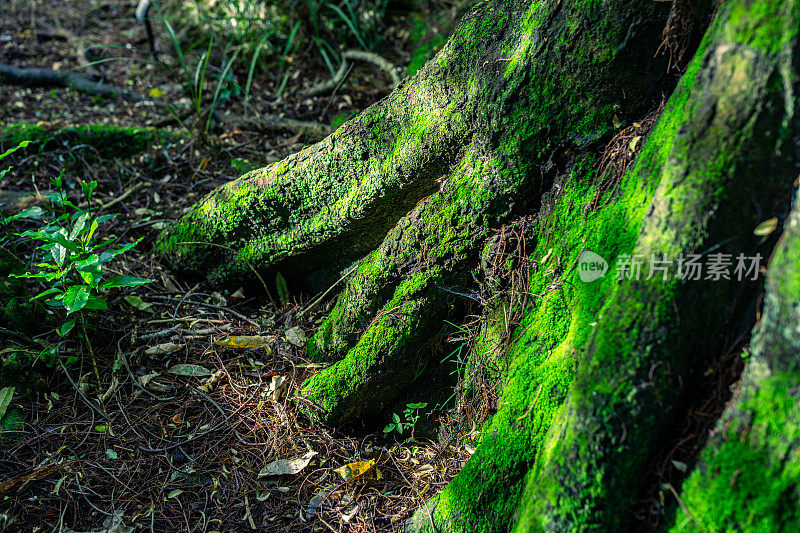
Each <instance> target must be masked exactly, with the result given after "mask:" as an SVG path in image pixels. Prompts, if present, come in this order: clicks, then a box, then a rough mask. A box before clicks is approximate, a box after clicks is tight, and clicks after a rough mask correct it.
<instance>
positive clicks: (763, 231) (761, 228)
mask: <svg viewBox="0 0 800 533" xmlns="http://www.w3.org/2000/svg"><path fill="white" fill-rule="evenodd" d="M777 228H778V219H777V218H771V219H769V220H765V221H764V222H762V223H761V224H759V225H758V226H756V229H754V230H753V235H758V236H759V237H765V236H767V235H769V234H770V233H772V232H773V231H775V230H776V229H777Z"/></svg>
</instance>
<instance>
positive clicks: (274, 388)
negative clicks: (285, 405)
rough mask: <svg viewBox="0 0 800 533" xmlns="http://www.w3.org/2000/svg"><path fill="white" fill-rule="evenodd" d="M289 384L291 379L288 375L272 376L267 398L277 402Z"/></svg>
mask: <svg viewBox="0 0 800 533" xmlns="http://www.w3.org/2000/svg"><path fill="white" fill-rule="evenodd" d="M288 386H289V381H288V380H287V379H286V376H272V381H270V384H269V389H267V398H269V399H271V400H274V401H276V402H277V401H278V400H280V399H281V394H283V391H285V390H286V387H288Z"/></svg>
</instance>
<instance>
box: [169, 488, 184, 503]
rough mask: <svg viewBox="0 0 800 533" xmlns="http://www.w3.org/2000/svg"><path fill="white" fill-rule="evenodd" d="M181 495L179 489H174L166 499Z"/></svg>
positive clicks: (181, 492)
mask: <svg viewBox="0 0 800 533" xmlns="http://www.w3.org/2000/svg"><path fill="white" fill-rule="evenodd" d="M181 494H183V491H182V490H181V489H175V490H173V491H172V492H170V493H169V494H168V495H167V499H168V500H169V499H170V498H175V497H176V496H180V495H181Z"/></svg>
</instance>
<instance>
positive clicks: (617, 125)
mask: <svg viewBox="0 0 800 533" xmlns="http://www.w3.org/2000/svg"><path fill="white" fill-rule="evenodd" d="M614 127H615V128H617V129H619V128H621V127H622V121H621V120H620V119H619V115H617V114H616V113H614Z"/></svg>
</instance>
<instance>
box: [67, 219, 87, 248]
mask: <svg viewBox="0 0 800 533" xmlns="http://www.w3.org/2000/svg"><path fill="white" fill-rule="evenodd" d="M76 214H77V213H76ZM87 220H89V213H81V214H80V216H79V217H78V220H76V221H75V223H74V224H73V226H72V231H71V232H70V233H69V240H71V241H74V240H75V238H76V237H77V236H78V235H80V234H81V231H83V228H85V227H86V221H87Z"/></svg>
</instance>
